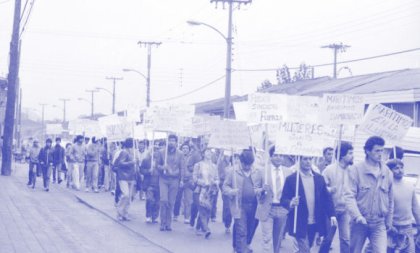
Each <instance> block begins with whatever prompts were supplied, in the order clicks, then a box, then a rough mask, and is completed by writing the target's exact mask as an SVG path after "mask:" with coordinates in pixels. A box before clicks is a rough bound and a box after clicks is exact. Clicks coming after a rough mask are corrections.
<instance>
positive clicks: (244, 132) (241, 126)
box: [209, 120, 251, 150]
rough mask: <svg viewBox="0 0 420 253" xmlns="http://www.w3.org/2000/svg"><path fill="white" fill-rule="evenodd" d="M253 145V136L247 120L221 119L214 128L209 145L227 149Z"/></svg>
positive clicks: (245, 147)
mask: <svg viewBox="0 0 420 253" xmlns="http://www.w3.org/2000/svg"><path fill="white" fill-rule="evenodd" d="M249 146H251V138H250V135H249V130H248V126H247V124H246V122H243V121H233V120H221V121H220V123H219V124H218V125H217V126H216V127H214V128H213V130H212V133H211V136H210V141H209V147H212V148H221V149H225V150H231V149H233V150H238V149H247V148H249Z"/></svg>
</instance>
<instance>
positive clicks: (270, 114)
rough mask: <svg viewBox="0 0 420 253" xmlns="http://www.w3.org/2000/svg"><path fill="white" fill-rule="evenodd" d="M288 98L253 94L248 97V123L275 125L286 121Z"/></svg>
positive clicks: (277, 95) (280, 95)
mask: <svg viewBox="0 0 420 253" xmlns="http://www.w3.org/2000/svg"><path fill="white" fill-rule="evenodd" d="M286 103H287V96H286V95H283V94H271V93H253V94H249V95H248V112H249V113H248V122H249V123H260V122H261V123H275V122H280V121H281V120H284V114H285V110H286Z"/></svg>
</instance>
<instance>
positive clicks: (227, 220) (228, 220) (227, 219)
mask: <svg viewBox="0 0 420 253" xmlns="http://www.w3.org/2000/svg"><path fill="white" fill-rule="evenodd" d="M222 200H223V210H222V218H223V224H224V225H225V228H230V226H231V225H232V220H233V219H232V213H231V212H230V198H229V196H227V195H224V194H222Z"/></svg>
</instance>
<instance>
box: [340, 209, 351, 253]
mask: <svg viewBox="0 0 420 253" xmlns="http://www.w3.org/2000/svg"><path fill="white" fill-rule="evenodd" d="M337 222H338V235H339V237H340V253H349V252H350V216H349V214H348V213H347V212H337Z"/></svg>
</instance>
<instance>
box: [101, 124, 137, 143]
mask: <svg viewBox="0 0 420 253" xmlns="http://www.w3.org/2000/svg"><path fill="white" fill-rule="evenodd" d="M134 127H135V123H134V122H131V121H128V120H127V119H125V118H122V119H120V120H119V121H118V122H115V123H113V124H108V125H107V126H106V137H107V138H108V141H110V142H113V141H123V140H125V139H127V138H134Z"/></svg>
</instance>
